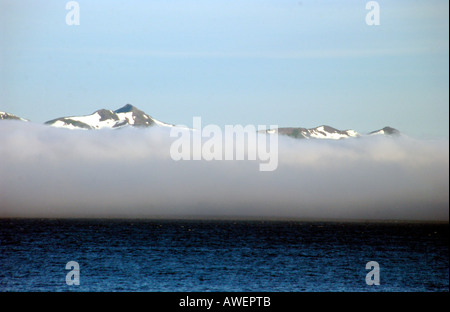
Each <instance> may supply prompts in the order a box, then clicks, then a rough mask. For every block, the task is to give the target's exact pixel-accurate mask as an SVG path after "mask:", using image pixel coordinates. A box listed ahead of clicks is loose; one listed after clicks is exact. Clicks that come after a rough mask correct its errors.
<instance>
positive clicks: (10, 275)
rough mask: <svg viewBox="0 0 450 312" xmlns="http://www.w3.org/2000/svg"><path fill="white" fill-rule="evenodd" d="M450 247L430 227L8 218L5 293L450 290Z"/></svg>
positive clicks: (2, 271)
mask: <svg viewBox="0 0 450 312" xmlns="http://www.w3.org/2000/svg"><path fill="white" fill-rule="evenodd" d="M448 243H449V225H448V224H430V223H423V224H420V223H350V222H344V223H337V222H294V221H292V222H291V221H276V222H275V221H206V220H203V221H186V220H184V221H176V220H170V221H169V220H62V219H61V220H53V219H1V220H0V291H3V292H4V291H19V292H22V291H33V292H35V291H38V292H40V291H45V292H47V291H50V292H53V291H107V292H109V291H139V292H140V291H161V292H163V291H171V292H172V291H175V292H178V291H187V292H191V291H192V292H194V291H199V292H202V291H220V292H222V291H232V292H235V291H239V292H241V291H245V292H247V291H250V292H252V291H258V292H261V291H263V292H265V291H267V292H301V291H310V292H317V291H319V292H328V291H332V292H335V291H346V292H352V291H382V292H391V291H396V292H397V291H421V292H422V291H425V292H428V291H432V292H435V291H445V292H448V291H449V253H448ZM69 261H76V262H77V263H78V264H79V269H80V271H79V281H80V283H79V285H67V284H66V275H67V274H68V273H70V271H71V270H70V269H66V264H67V263H68V262H69ZM369 261H376V262H377V263H378V264H379V268H380V271H379V273H380V274H379V276H380V285H370V286H369V285H367V283H366V275H367V274H368V273H369V272H370V271H371V270H370V269H366V263H367V262H369Z"/></svg>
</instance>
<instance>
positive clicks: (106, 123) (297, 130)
mask: <svg viewBox="0 0 450 312" xmlns="http://www.w3.org/2000/svg"><path fill="white" fill-rule="evenodd" d="M2 119H12V120H22V121H28V120H27V119H24V118H20V117H17V116H15V115H13V114H9V113H4V112H0V120H2ZM45 124H46V125H50V126H53V127H58V128H66V129H84V130H96V129H119V128H123V127H128V126H131V127H152V126H163V127H175V126H174V125H171V124H167V123H164V122H161V121H159V120H157V119H155V118H153V117H151V116H150V115H148V114H146V113H144V112H143V111H141V110H139V109H138V108H136V107H134V106H133V105H131V104H126V105H125V106H123V107H121V108H119V109H117V110H115V111H112V110H108V109H100V110H97V111H95V112H93V113H92V114H90V115H84V116H71V117H60V118H56V119H52V120H50V121H47V122H46V123H45ZM262 132H265V133H268V134H273V133H278V134H280V135H287V136H290V137H293V138H297V139H331V140H340V139H346V138H356V137H360V136H361V135H360V134H359V133H358V132H356V131H355V130H338V129H336V128H333V127H330V126H327V125H322V126H318V127H315V128H309V129H308V128H301V127H288V128H277V129H270V130H265V131H262ZM367 135H370V136H372V135H400V131H398V130H397V129H394V128H391V127H384V128H383V129H379V130H375V131H372V132H370V133H368V134H367Z"/></svg>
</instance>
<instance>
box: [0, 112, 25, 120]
mask: <svg viewBox="0 0 450 312" xmlns="http://www.w3.org/2000/svg"><path fill="white" fill-rule="evenodd" d="M0 120H20V121H28V120H27V119H25V118H22V117H19V116H16V115H13V114H10V113H6V112H0Z"/></svg>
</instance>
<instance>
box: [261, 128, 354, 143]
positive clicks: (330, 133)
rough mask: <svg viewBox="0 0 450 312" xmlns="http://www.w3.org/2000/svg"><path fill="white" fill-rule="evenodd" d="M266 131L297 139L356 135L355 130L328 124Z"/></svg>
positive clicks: (339, 137)
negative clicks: (337, 127) (342, 128)
mask: <svg viewBox="0 0 450 312" xmlns="http://www.w3.org/2000/svg"><path fill="white" fill-rule="evenodd" d="M266 132H267V133H278V134H282V135H288V136H291V137H294V138H298V139H331V140H340V139H346V138H350V137H358V136H359V134H358V132H356V131H355V130H338V129H335V128H333V127H330V126H326V125H322V126H319V127H316V128H310V129H307V128H278V129H271V130H267V131H266Z"/></svg>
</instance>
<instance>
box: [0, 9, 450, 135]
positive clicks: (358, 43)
mask: <svg viewBox="0 0 450 312" xmlns="http://www.w3.org/2000/svg"><path fill="white" fill-rule="evenodd" d="M67 2H68V1H60V0H54V1H20V0H14V1H4V0H0V30H1V33H0V111H7V112H10V113H13V114H16V115H19V116H21V117H25V118H28V119H31V120H32V121H35V122H44V121H47V120H50V119H53V118H56V117H61V116H67V115H85V114H90V113H92V112H93V111H95V110H97V109H100V108H108V109H117V108H119V107H121V106H123V105H125V104H127V103H131V104H133V105H135V106H137V107H138V108H140V109H142V110H144V111H145V112H147V113H148V114H150V115H152V116H153V117H155V118H157V119H159V120H161V121H164V122H169V123H175V124H185V125H192V117H193V116H201V117H202V121H203V123H204V124H212V123H214V124H218V125H220V126H223V125H225V124H242V125H246V124H254V125H258V124H261V125H271V124H278V125H279V126H302V127H314V126H318V125H322V124H328V125H330V126H334V127H336V128H340V129H349V128H352V129H355V130H356V131H358V132H360V133H366V132H369V131H372V130H376V129H379V128H382V127H384V126H386V125H389V126H392V127H395V128H397V129H399V130H400V131H402V132H405V133H406V134H409V135H411V136H415V137H434V136H445V137H448V131H449V117H448V114H449V91H448V90H449V88H448V84H449V71H448V68H449V40H448V39H449V16H448V10H449V3H448V1H446V0H442V1H439V0H435V1H378V3H379V5H380V22H381V23H380V25H379V26H368V25H366V23H365V17H366V14H367V13H368V10H366V8H365V5H366V3H367V1H356V0H355V1H312V0H301V1H298V0H297V1H290V0H276V1H275V0H273V1H268V0H263V1H256V0H253V1H248V0H239V1H222V0H220V1H219V0H209V1H183V0H178V1H170V0H168V1H162V0H157V1H151V0H146V1H137V0H134V1H111V0H108V1H87V0H80V1H78V3H79V5H80V25H79V26H68V25H66V23H65V20H66V14H67V13H68V11H67V10H66V9H65V5H66V3H67Z"/></svg>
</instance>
